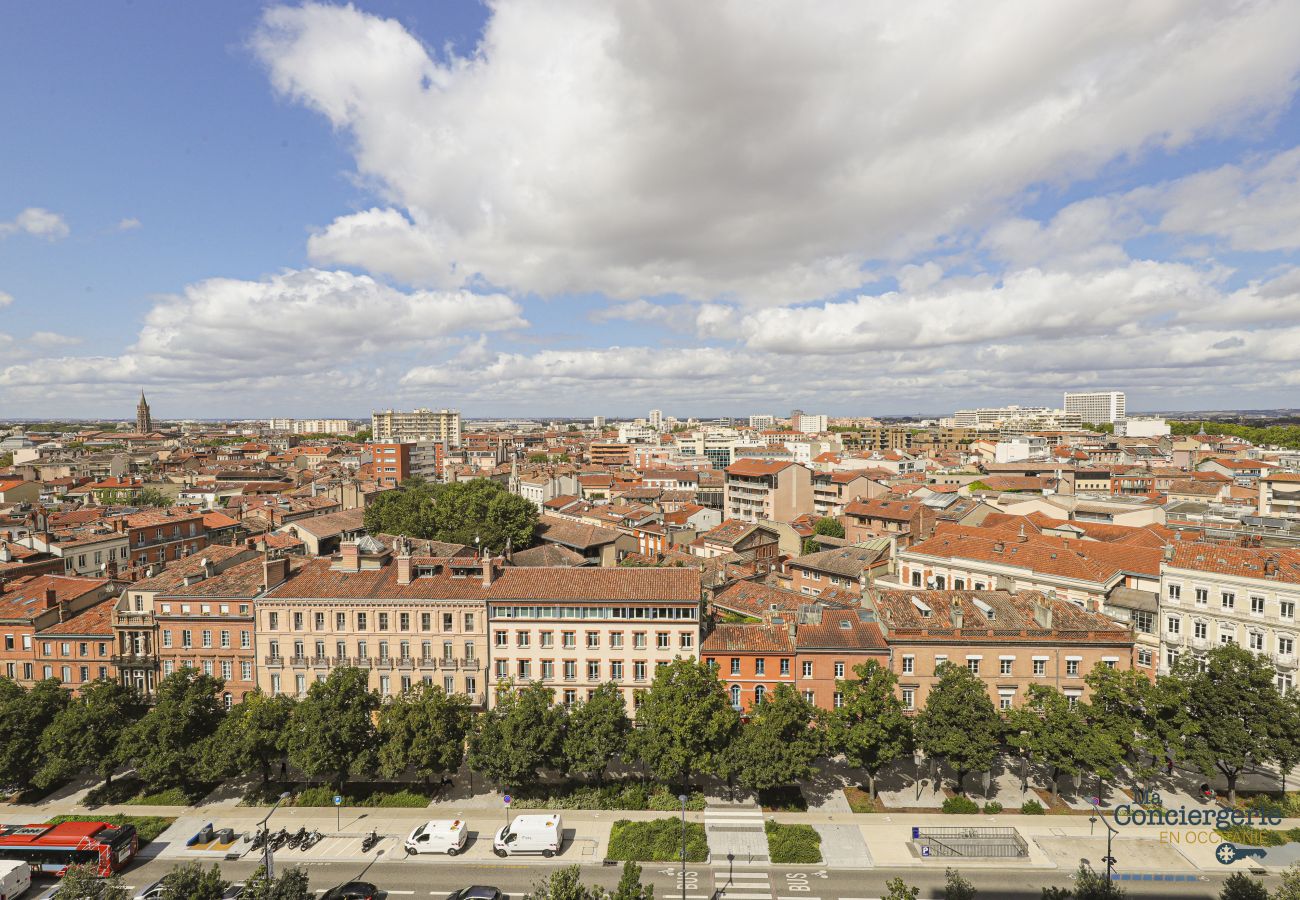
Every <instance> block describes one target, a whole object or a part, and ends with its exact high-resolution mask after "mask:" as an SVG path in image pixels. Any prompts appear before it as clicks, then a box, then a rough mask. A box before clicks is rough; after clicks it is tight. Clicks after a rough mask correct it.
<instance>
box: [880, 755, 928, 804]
mask: <svg viewBox="0 0 1300 900" xmlns="http://www.w3.org/2000/svg"><path fill="white" fill-rule="evenodd" d="M912 762H914V763H916V799H917V800H918V801H919V800H920V799H921V766H922V765H924V764H925V755H924V754H923V753H922V752H921V751H920V750H917V751H915V752H914V753H912ZM872 799H875V798H872Z"/></svg>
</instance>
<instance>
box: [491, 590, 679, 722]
mask: <svg viewBox="0 0 1300 900" xmlns="http://www.w3.org/2000/svg"><path fill="white" fill-rule="evenodd" d="M486 599H487V602H488V626H489V628H490V630H491V635H492V638H491V640H492V644H491V649H490V650H489V653H490V655H491V665H490V669H489V677H488V690H489V694H491V693H492V692H494V691H495V689H496V687H497V686H498V685H501V684H504V683H507V682H509V683H514V684H520V683H526V682H530V681H540V682H542V683H543V684H545V685H546V686H547V687H550V688H553V689H554V690H555V698H556V701H557V702H561V703H564V704H565V705H570V704H572V703H574V702H576V701H578V700H582V699H586V698H587V697H588V696H590V694H591V693H592V692H593V691H594V690H595V689H596V688H597V687H599V686H600V685H602V684H605V683H607V682H613V683H615V684H617V685H618V686H619V688H620V689H621V690H622V693H623V697H624V699H625V700H626V702H627V708H628V711H629V713H631V712H633V711H634V710H635V708H636V691H637V690H638V689H644V688H647V687H649V685H650V681H651V680H652V679H653V678H654V672H655V668H656V667H657V666H660V665H666V664H667V663H669V662H671V661H672V660H674V659H678V658H681V659H698V658H699V652H700V651H699V647H700V576H699V573H698V572H696V571H695V570H693V569H685V568H644V569H636V568H633V569H565V568H555V569H546V568H529V569H524V568H520V569H506V570H505V571H503V572H502V573H501V575H500V577H499V578H497V579H496V580H494V581H493V583H492V584H491V585H490V586H489V588H488V590H487V591H486Z"/></svg>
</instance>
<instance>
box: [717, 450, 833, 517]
mask: <svg viewBox="0 0 1300 900" xmlns="http://www.w3.org/2000/svg"><path fill="white" fill-rule="evenodd" d="M725 492H726V493H725V499H724V501H723V510H724V514H725V516H726V517H727V518H729V519H739V520H741V521H744V522H758V521H760V520H763V519H767V520H769V521H773V522H792V521H794V520H795V519H797V518H799V516H802V515H804V514H805V513H810V512H812V511H813V489H812V471H811V470H809V469H808V468H806V467H804V466H800V465H796V464H795V463H792V462H781V461H777V460H761V459H741V460H737V461H736V462H734V463H732V464H731V465H730V466H728V467H727V475H726V484H725Z"/></svg>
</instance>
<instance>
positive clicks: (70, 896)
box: [51, 865, 131, 900]
mask: <svg viewBox="0 0 1300 900" xmlns="http://www.w3.org/2000/svg"><path fill="white" fill-rule="evenodd" d="M130 896H131V894H130V892H129V891H127V889H126V887H125V886H124V885H123V884H122V879H121V878H120V877H118V876H117V875H110V876H109V877H107V878H101V877H100V875H99V873H98V872H96V871H95V867H94V866H90V865H76V866H69V867H68V870H67V871H66V872H65V873H64V874H63V877H62V878H60V879H59V886H58V888H57V889H56V890H55V891H54V896H53V897H52V898H51V900H128V898H129V897H130Z"/></svg>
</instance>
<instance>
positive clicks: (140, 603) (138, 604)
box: [135, 594, 248, 616]
mask: <svg viewBox="0 0 1300 900" xmlns="http://www.w3.org/2000/svg"><path fill="white" fill-rule="evenodd" d="M180 607H181V615H183V616H188V615H192V614H193V610H194V605H193V604H191V603H182V604H180ZM143 609H144V598H143V597H141V595H139V594H136V595H135V610H136V612H140V611H141V610H143ZM158 610H159V613H160V614H161V615H164V616H167V615H171V613H172V604H170V603H160V604H159V605H158ZM199 612H200V613H201V614H202V615H205V616H210V615H212V604H211V603H200V604H199ZM217 613H218V614H219V615H223V616H228V615H230V604H229V603H219V604H217ZM239 614H240V615H241V616H246V615H248V604H247V603H241V604H239Z"/></svg>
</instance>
